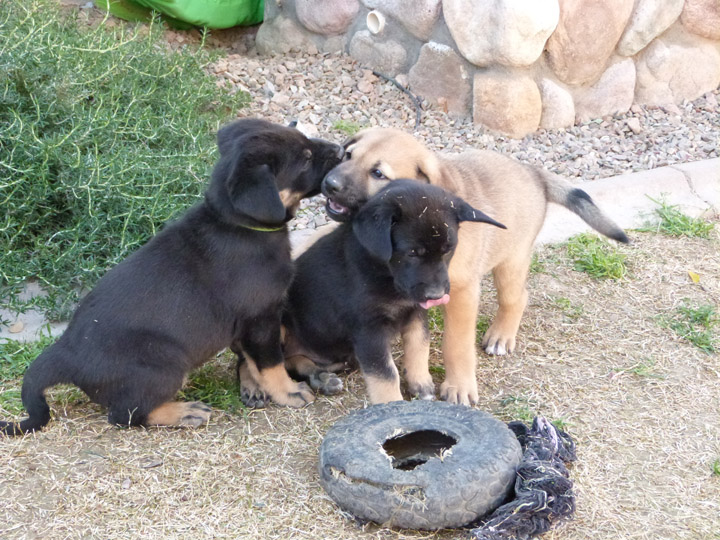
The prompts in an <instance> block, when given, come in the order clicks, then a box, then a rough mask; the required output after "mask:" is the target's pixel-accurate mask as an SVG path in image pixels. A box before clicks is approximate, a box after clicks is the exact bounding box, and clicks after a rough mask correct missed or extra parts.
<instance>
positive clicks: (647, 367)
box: [614, 358, 665, 379]
mask: <svg viewBox="0 0 720 540" xmlns="http://www.w3.org/2000/svg"><path fill="white" fill-rule="evenodd" d="M614 371H615V372H617V373H631V374H633V375H635V376H637V377H649V378H654V379H664V378H665V376H664V375H660V374H659V373H656V372H655V360H653V359H652V358H647V359H645V360H642V361H640V362H638V363H636V364H633V365H632V366H630V367H628V368H622V369H621V368H617V369H615V370H614Z"/></svg>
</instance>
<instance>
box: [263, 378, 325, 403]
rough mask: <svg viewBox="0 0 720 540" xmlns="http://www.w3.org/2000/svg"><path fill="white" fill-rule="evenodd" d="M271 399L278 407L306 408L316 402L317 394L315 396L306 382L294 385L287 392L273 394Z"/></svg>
mask: <svg viewBox="0 0 720 540" xmlns="http://www.w3.org/2000/svg"><path fill="white" fill-rule="evenodd" d="M271 397H272V400H273V401H274V402H275V403H277V404H278V405H285V406H287V407H296V408H298V407H304V406H305V405H307V404H309V403H312V402H313V401H315V394H313V392H312V390H311V389H310V387H309V386H308V385H307V384H306V383H304V382H299V383H293V385H291V386H290V387H289V388H288V389H287V391H285V392H282V393H277V394H272V395H271Z"/></svg>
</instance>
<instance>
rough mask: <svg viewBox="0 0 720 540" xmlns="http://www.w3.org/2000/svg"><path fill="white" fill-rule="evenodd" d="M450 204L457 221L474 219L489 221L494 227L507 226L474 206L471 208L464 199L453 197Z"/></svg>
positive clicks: (479, 221)
mask: <svg viewBox="0 0 720 540" xmlns="http://www.w3.org/2000/svg"><path fill="white" fill-rule="evenodd" d="M451 205H452V207H453V209H454V210H455V215H457V218H458V221H475V222H477V223H489V224H490V225H495V226H496V227H500V228H501V229H507V227H506V226H505V225H503V224H502V223H500V222H499V221H495V220H494V219H493V218H491V217H490V216H488V215H487V214H486V213H484V212H481V211H480V210H478V209H476V208H473V207H472V206H470V205H469V204H468V203H466V202H465V201H464V200H462V199H460V198H458V197H455V198H454V199H453V200H452V202H451Z"/></svg>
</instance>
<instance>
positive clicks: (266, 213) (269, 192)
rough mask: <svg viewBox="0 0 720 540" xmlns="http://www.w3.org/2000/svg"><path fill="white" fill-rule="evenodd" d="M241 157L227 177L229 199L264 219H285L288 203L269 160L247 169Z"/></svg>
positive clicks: (245, 212)
mask: <svg viewBox="0 0 720 540" xmlns="http://www.w3.org/2000/svg"><path fill="white" fill-rule="evenodd" d="M241 161H242V160H238V162H236V163H235V166H234V167H233V169H232V171H231V172H230V174H229V175H228V177H227V178H226V180H225V187H226V189H227V193H228V196H229V198H230V202H231V203H232V206H233V208H234V209H235V211H237V212H238V213H240V214H242V215H245V216H249V217H251V218H252V219H254V220H256V221H259V222H261V223H272V224H280V223H283V222H284V221H285V214H286V210H285V205H284V204H283V203H282V201H281V200H280V194H279V193H278V189H277V185H276V183H275V176H274V175H273V173H272V171H271V170H270V167H269V166H268V165H267V164H263V165H257V166H255V167H251V168H248V169H245V168H244V167H243V166H242V163H241Z"/></svg>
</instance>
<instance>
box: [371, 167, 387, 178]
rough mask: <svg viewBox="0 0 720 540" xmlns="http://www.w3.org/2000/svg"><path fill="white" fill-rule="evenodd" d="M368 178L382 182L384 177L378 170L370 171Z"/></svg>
mask: <svg viewBox="0 0 720 540" xmlns="http://www.w3.org/2000/svg"><path fill="white" fill-rule="evenodd" d="M370 176H372V177H373V178H375V179H377V180H384V179H385V178H386V176H385V175H384V174H383V172H382V171H381V170H380V169H373V170H372V171H370Z"/></svg>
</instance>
